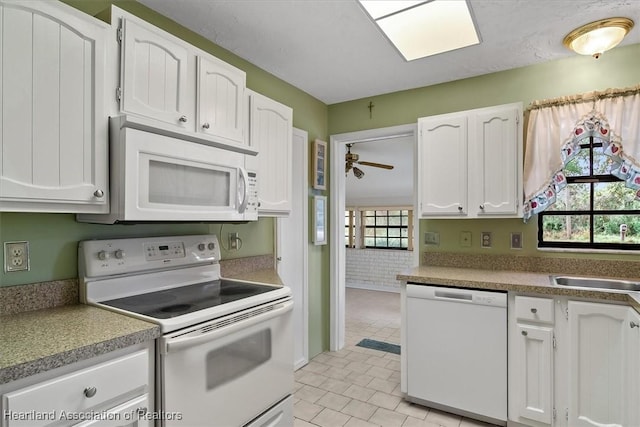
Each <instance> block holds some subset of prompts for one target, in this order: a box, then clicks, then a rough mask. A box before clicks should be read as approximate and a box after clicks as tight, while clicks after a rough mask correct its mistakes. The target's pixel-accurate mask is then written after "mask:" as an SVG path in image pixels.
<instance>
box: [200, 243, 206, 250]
mask: <svg viewBox="0 0 640 427" xmlns="http://www.w3.org/2000/svg"><path fill="white" fill-rule="evenodd" d="M205 248H206V246H205V245H204V243H200V244H199V245H198V250H199V251H204V249H205Z"/></svg>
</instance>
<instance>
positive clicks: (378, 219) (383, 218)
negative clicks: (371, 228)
mask: <svg viewBox="0 0 640 427" xmlns="http://www.w3.org/2000/svg"><path fill="white" fill-rule="evenodd" d="M376 225H387V217H386V216H378V217H376Z"/></svg>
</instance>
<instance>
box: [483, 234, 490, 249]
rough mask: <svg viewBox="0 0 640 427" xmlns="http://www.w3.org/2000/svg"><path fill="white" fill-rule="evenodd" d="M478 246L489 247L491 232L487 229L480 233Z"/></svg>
mask: <svg viewBox="0 0 640 427" xmlns="http://www.w3.org/2000/svg"><path fill="white" fill-rule="evenodd" d="M480 246H481V247H483V248H490V247H491V233H490V232H488V231H483V232H481V233H480Z"/></svg>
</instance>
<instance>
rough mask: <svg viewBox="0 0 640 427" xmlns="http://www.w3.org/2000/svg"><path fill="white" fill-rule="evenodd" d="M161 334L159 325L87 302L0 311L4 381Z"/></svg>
mask: <svg viewBox="0 0 640 427" xmlns="http://www.w3.org/2000/svg"><path fill="white" fill-rule="evenodd" d="M159 336H160V327H159V326H158V325H155V324H153V323H149V322H145V321H142V320H139V319H135V318H133V317H129V316H125V315H121V314H118V313H115V312H112V311H108V310H103V309H100V308H97V307H92V306H89V305H84V304H76V305H68V306H61V307H55V308H49V309H43V310H35V311H28V312H23V313H18V314H11V315H5V316H0V384H5V383H9V382H12V381H15V380H18V379H21V378H26V377H29V376H32V375H35V374H38V373H41V372H46V371H49V370H51V369H55V368H58V367H61V366H65V365H68V364H71V363H74V362H78V361H81V360H86V359H90V358H92V357H96V356H99V355H102V354H106V353H109V352H112V351H114V350H118V349H122V348H126V347H129V346H132V345H136V344H139V343H144V342H147V341H151V340H154V339H156V338H158V337H159Z"/></svg>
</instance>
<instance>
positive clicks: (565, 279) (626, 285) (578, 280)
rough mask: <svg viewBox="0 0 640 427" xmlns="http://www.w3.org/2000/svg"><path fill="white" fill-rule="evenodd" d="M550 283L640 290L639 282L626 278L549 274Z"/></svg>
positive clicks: (631, 290) (618, 289) (579, 286)
mask: <svg viewBox="0 0 640 427" xmlns="http://www.w3.org/2000/svg"><path fill="white" fill-rule="evenodd" d="M549 279H550V280H551V284H552V285H555V286H567V287H575V288H593V289H608V290H614V291H624V292H638V291H640V282H631V281H628V280H616V279H600V278H590V277H571V276H549Z"/></svg>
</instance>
